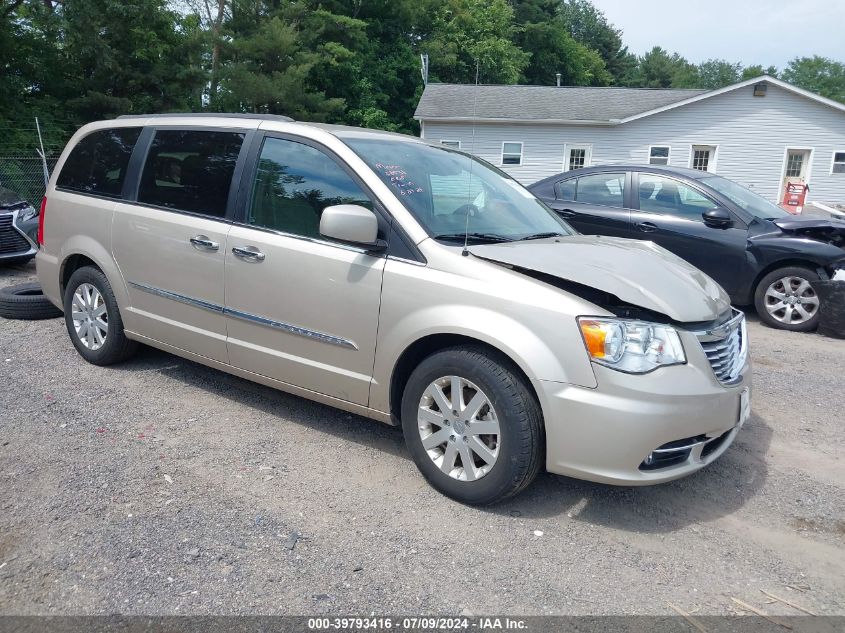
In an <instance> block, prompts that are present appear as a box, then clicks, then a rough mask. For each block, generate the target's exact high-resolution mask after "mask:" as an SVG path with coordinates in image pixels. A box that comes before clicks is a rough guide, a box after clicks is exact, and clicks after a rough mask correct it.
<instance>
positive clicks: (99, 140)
mask: <svg viewBox="0 0 845 633" xmlns="http://www.w3.org/2000/svg"><path fill="white" fill-rule="evenodd" d="M39 235H40V236H41V239H40V241H41V248H40V250H39V252H38V255H37V267H38V276H39V278H40V281H41V283H42V285H43V290H44V293H45V294H46V295H47V296H48V297H49V298H50V299H51V300H52V301H53V302H54V303H55V304H56V305H57V306H60V307H61V308H62V309H63V310H64V314H65V321H66V324H67V330H68V333H69V334H70V338H71V340H72V342H73V344H74V345H75V346H76V349H77V350H78V351H79V353H80V354H81V355H82V356H83V357H84V358H85V359H86V360H87V361H89V362H91V363H95V364H98V365H106V364H110V363H115V362H118V361H122V360H125V359H126V358H128V357H129V356H130V355H131V354H132V353H133V352H134V350H135V348H136V346H137V344H138V343H144V344H147V345H151V346H154V347H157V348H160V349H163V350H167V351H169V352H172V353H174V354H177V355H179V356H183V357H185V358H188V359H191V360H194V361H197V362H199V363H203V364H205V365H209V366H211V367H215V368H217V369H220V370H223V371H226V372H230V373H232V374H235V375H238V376H242V377H244V378H247V379H250V380H254V381H256V382H260V383H262V384H265V385H270V386H272V387H276V388H278V389H282V390H284V391H287V392H290V393H293V394H297V395H300V396H303V397H306V398H310V399H313V400H316V401H319V402H323V403H326V404H329V405H332V406H335V407H337V408H340V409H344V410H346V411H351V412H353V413H357V414H360V415H363V416H367V417H370V418H374V419H376V420H379V421H381V422H384V423H387V424H394V425H400V424H401V426H402V428H403V431H404V435H405V439H406V442H407V445H408V450H409V451H410V453H411V456H412V457H413V459H414V461H415V462H416V464H417V466H418V467H419V469H420V471H421V472H422V474H423V475H424V476H425V477H426V479H428V481H429V482H430V483H431V484H432V485H433V486H434V487H435V488H436V489H438V490H440V491H441V492H443V493H444V494H446V495H448V496H450V497H452V498H454V499H457V500H459V501H462V502H466V503H475V504H486V503H492V502H495V501H498V500H501V499H503V498H506V497H509V496H511V495H514V494H516V493H518V492H519V491H520V490H522V489H523V488H525V487H526V486H527V485H528V484H529V483H530V482H531V481H532V480H533V479H534V477H535V476H536V475H537V473H538V472H539V470H540V469H541V468H545V469H546V470H548V471H550V472H553V473H559V474H562V475H568V476H572V477H578V478H581V479H588V480H592V481H597V482H605V483H611V484H622V485H640V484H654V483H659V482H664V481H668V480H671V479H675V478H678V477H682V476H684V475H688V474H690V473H692V472H695V471H696V470H698V469H700V468H702V467H703V466H705V465H706V464H708V463H710V462H712V461H713V460H714V459H716V458H718V457H719V456H720V455H721V454H722V453H723V452H724V451H725V450H727V448H728V446H730V444H731V442H732V441H733V440H734V438H735V436H736V434H737V433H738V432H739V430H740V428H741V426H742V424H743V422H744V421H745V420H746V419H747V418H748V415H749V402H750V395H749V390H750V381H751V371H750V364H749V360H748V353H747V350H748V341H747V336H746V331H745V321H744V317H743V315H742V313H740V312H737V311H736V310H734V309H732V308H731V306H730V303H729V300H728V298H727V296H726V294H725V292H724V291H723V290H722V289H721V288H720V287H719V286H718V285H717V284H716V283H715V282H713V281H712V280H711V279H710V278H709V277H707V276H706V275H705V274H703V273H702V272H700V271H699V270H697V269H696V268H694V267H692V266H690V265H689V264H687V263H685V262H684V261H683V260H681V259H680V258H678V257H676V256H674V255H672V254H670V253H669V252H668V251H666V250H664V249H663V248H661V247H658V246H656V245H654V244H653V243H650V242H643V241H635V240H626V239H615V238H608V237H594V236H584V235H579V234H577V233H576V232H575V231H574V230H573V229H571V228H570V227H569V226H568V225H567V224H566V223H565V222H564V221H563V220H561V219H560V218H558V217H557V216H556V215H555V214H554V213H553V212H551V211H550V210H549V209H548V208H547V207H546V206H544V205H543V204H542V203H540V202H539V201H538V200H537V199H536V198H535V197H534V196H533V195H531V194H530V193H529V192H528V191H527V190H526V189H525V188H523V187H522V186H521V185H520V184H519V183H517V182H516V181H515V180H513V179H511V178H509V177H508V176H507V175H505V174H503V173H502V172H500V171H499V170H497V169H496V168H494V167H492V166H491V165H489V164H487V163H485V162H484V161H482V160H479V159H477V158H473V157H471V156H469V155H467V154H465V153H462V152H459V151H455V150H453V149H450V148H446V147H439V146H434V145H430V144H428V143H426V142H424V141H422V140H420V139H417V138H412V137H407V136H401V135H396V134H388V133H382V132H375V131H372V130H363V129H356V128H345V127H336V126H325V125H318V124H310V123H298V122H294V121H291V120H289V119H286V118H284V117H273V116H254V115H252V116H251V115H214V116H205V115H183V116H178V115H162V116H142V117H122V118H120V119H117V120H114V121H102V122H98V123H92V124H90V125H86V126H85V127H83V128H82V129H81V130H79V131H78V132H77V133H76V135H74V137H73V138H72V139H71V141H70V143H69V144H68V146H67V148H66V149H65V151H64V153H63V154H62V157H61V159H60V160H59V163H58V165H57V168H56V170H55V173H54V174H53V178H52V180H51V182H50V185H49V187H48V190H47V199H46V203H45V205H44V211H43V212H42V214H41V226H40V231H39ZM338 423H339V424H340V423H341V422H340V421H338Z"/></svg>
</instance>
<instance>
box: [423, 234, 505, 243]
mask: <svg viewBox="0 0 845 633" xmlns="http://www.w3.org/2000/svg"><path fill="white" fill-rule="evenodd" d="M465 238H466V239H469V240H472V241H475V242H492V243H495V242H512V241H513V240H512V239H511V238H509V237H505V236H504V235H498V234H496V233H443V234H441V235H435V236H434V239H436V240H450V241H452V240H454V241H460V242H463V241H464V239H465Z"/></svg>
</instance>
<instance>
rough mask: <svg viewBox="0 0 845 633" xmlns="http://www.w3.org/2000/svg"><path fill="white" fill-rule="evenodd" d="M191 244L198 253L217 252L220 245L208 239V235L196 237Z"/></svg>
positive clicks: (191, 240)
mask: <svg viewBox="0 0 845 633" xmlns="http://www.w3.org/2000/svg"><path fill="white" fill-rule="evenodd" d="M190 242H191V244H192V245H193V247H194V248H195V249H197V250H198V251H216V250H217V249H218V248H220V244H218V243H217V242H215V241H213V240H210V239H208V236H207V235H195V236H194V237H192V238H191V239H190Z"/></svg>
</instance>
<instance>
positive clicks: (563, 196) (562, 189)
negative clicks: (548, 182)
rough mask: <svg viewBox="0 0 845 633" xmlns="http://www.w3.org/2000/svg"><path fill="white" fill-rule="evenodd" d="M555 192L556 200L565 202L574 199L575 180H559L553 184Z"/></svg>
mask: <svg viewBox="0 0 845 633" xmlns="http://www.w3.org/2000/svg"><path fill="white" fill-rule="evenodd" d="M555 194H556V195H555V197H556V198H557V199H558V200H563V201H565V202H572V201H573V200H575V180H574V179H573V180H561V181H560V182H559V183H557V184H556V185H555Z"/></svg>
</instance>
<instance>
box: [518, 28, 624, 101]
mask: <svg viewBox="0 0 845 633" xmlns="http://www.w3.org/2000/svg"><path fill="white" fill-rule="evenodd" d="M519 42H520V44H521V46H522V49H523V50H527V51H531V61H530V62H529V64H528V66H527V67H526V68H525V70H524V71H523V75H522V77H523V81H525V82H526V83H529V84H536V85H552V84H554V82H555V80H556V78H555V75H556V73H560V74H561V83H562V84H563V85H566V86H607V85H609V84H610V83H611V82H612V81H613V76H612V75H611V74H610V73H609V72H608V71H607V68H606V67H605V64H604V60H603V59H602V57H601V55H599V53H598V52H596V51H594V50H592V49H590V48H587V47H586V46H584V45H583V44H581V43H579V42H576V41H575V40H574V39H573V38H572V36H571V35H569V32H568V30H567V28H566V26H565V25H564V24H563V23H562V22H561V21H560V20H553V21H551V22H546V23H534V24H526V25H525V26H524V27H523V30H522V33H521V34H520V38H519Z"/></svg>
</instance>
